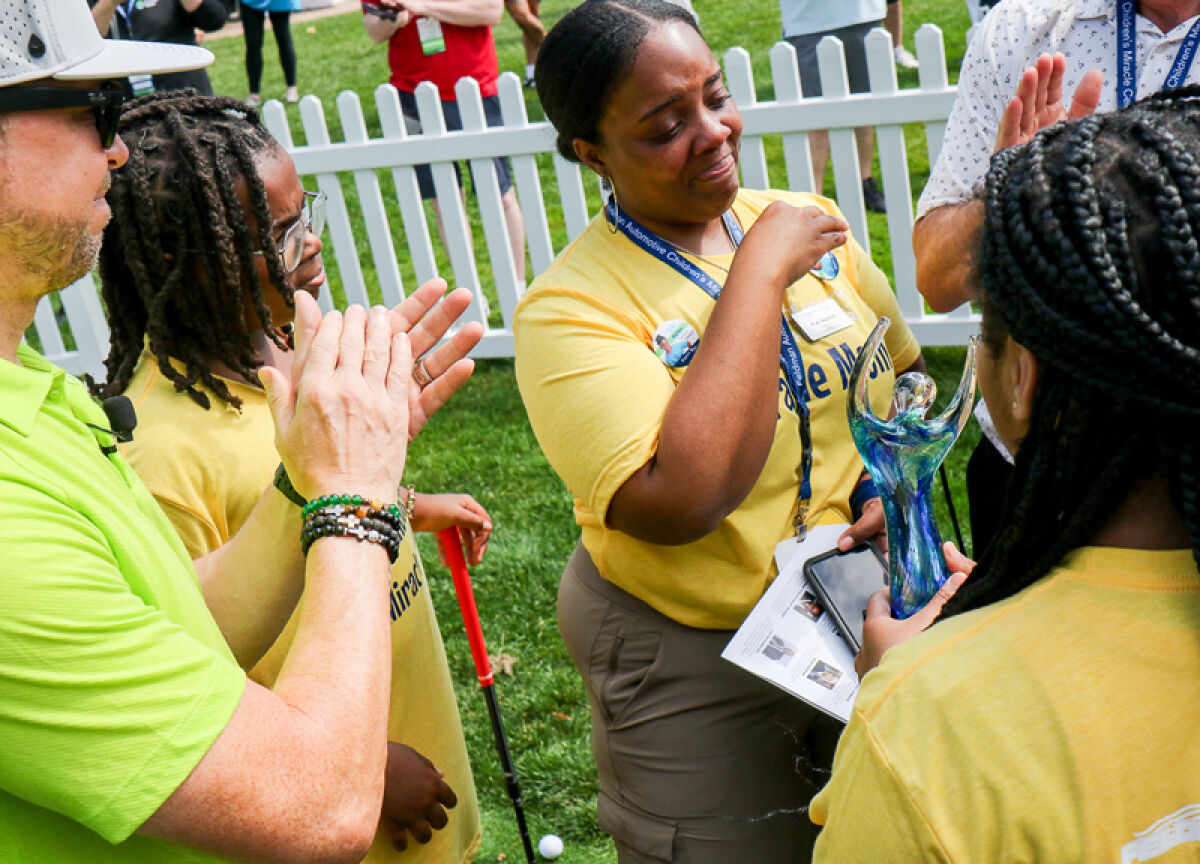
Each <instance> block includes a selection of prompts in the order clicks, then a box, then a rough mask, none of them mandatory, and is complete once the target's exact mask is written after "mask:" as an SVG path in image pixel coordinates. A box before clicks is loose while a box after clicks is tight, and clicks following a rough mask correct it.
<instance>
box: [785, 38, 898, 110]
mask: <svg viewBox="0 0 1200 864" xmlns="http://www.w3.org/2000/svg"><path fill="white" fill-rule="evenodd" d="M882 24H883V22H882V21H867V22H866V23H863V24H851V25H850V26H849V27H839V28H838V29H837V30H828V31H826V32H824V33H805V34H803V35H801V36H788V37H787V41H788V42H790V43H792V47H793V48H795V49H796V65H797V67H799V69H800V89H801V91H802V92H803V93H804V98H805V99H811V98H813V97H814V96H820V95H821V74H820V71H819V70H818V68H817V45H818V44H819V43H820V41H821V40H822V39H824V38H825V37H826V36H836V37H837V38H839V39H841V40H842V50H843V51H845V52H846V77H847V78H848V79H849V81H850V92H851V93H866V92H867V91H869V90H870V89H871V79H870V77H869V76H868V75H867V47H866V38H867V34H868V33H870V32H871V31H872V30H874V29H875V28H876V27H879V26H881V25H882Z"/></svg>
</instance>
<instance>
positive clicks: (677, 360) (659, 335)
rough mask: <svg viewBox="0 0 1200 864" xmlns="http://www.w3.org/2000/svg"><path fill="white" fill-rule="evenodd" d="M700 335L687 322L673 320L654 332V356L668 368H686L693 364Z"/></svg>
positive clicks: (660, 325) (665, 322) (659, 326)
mask: <svg viewBox="0 0 1200 864" xmlns="http://www.w3.org/2000/svg"><path fill="white" fill-rule="evenodd" d="M699 344H700V334H699V333H697V332H696V328H695V327H693V326H692V325H691V324H689V323H687V322H686V321H681V320H679V319H678V318H672V319H671V320H670V321H664V322H663V323H661V324H659V325H658V328H657V329H656V330H655V331H654V345H653V348H654V355H655V356H656V357H657V358H658V359H659V360H661V361H662V362H663V363H665V364H666V365H667V366H675V367H679V366H686V365H688V364H689V363H691V362H692V357H693V356H694V355H695V353H696V347H697V346H698V345H699Z"/></svg>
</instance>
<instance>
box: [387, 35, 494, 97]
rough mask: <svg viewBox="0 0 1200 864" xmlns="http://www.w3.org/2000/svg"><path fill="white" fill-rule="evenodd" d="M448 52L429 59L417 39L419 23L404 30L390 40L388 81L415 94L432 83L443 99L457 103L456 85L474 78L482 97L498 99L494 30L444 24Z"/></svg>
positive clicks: (440, 52) (442, 52)
mask: <svg viewBox="0 0 1200 864" xmlns="http://www.w3.org/2000/svg"><path fill="white" fill-rule="evenodd" d="M442 35H443V38H444V40H445V42H446V50H445V51H439V52H438V53H436V54H430V55H428V56H426V54H425V52H423V51H422V50H421V38H420V36H418V35H417V19H415V18H414V19H413V20H412V21H409V22H408V23H407V24H405V25H404V26H403V27H401V28H400V29H399V30H397V31H396V32H395V34H393V36H392V38H391V39H390V40H388V66H390V67H391V70H392V77H391V78H390V79H388V80H389V81H390V83H391V85H392V86H393V87H395V88H396V89H397V90H407V91H408V92H409V93H412V92H413V91H415V90H416V89H417V85H418V84H420V83H421V82H422V81H432V82H433V83H434V84H435V85H436V86H437V88H438V95H439V97H440V98H441V99H442V100H443V101H446V102H450V101H453V100H454V85H455V84H457V83H458V79H459V78H463V77H466V76H470V77H472V78H474V79H475V80H476V81H478V82H479V92H480V95H481V96H495V95H496V76H497V74H498V71H497V70H498V65H497V63H496V43H495V41H494V40H493V39H492V28H491V27H459V26H458V25H457V24H446V23H443V24H442Z"/></svg>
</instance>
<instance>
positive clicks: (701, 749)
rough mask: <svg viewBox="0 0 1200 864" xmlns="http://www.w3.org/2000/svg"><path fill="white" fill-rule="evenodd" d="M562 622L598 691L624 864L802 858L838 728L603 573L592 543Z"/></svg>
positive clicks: (606, 790)
mask: <svg viewBox="0 0 1200 864" xmlns="http://www.w3.org/2000/svg"><path fill="white" fill-rule="evenodd" d="M558 622H559V629H560V630H561V632H562V636H563V640H564V641H565V642H566V645H567V650H568V651H569V652H570V654H571V658H572V660H574V662H575V666H576V668H578V670H579V673H580V675H582V676H583V681H584V684H585V686H586V687H587V691H588V698H589V701H590V702H591V709H592V750H593V753H594V755H595V759H596V768H597V772H598V774H599V778H600V796H599V800H598V803H597V808H596V810H597V818H598V820H599V823H600V826H601V827H602V828H603V829H604V830H605V831H607V832H608V833H609V834H611V835H612V838H613V840H614V842H615V843H616V847H617V855H618V861H619V862H620V864H661V862H679V864H776V862H778V864H800V862H805V861H808V860H810V858H811V856H812V845H813V842H814V841H815V839H816V830H817V829H816V828H815V827H814V826H813V825H812V823H810V822H809V820H808V802H809V800H810V799H811V798H812V796H813V795H814V794H815V792H816V791H817V789H818V788H819V787H820V786H821V785H822V784H823V783H824V782H825V780H826V779H827V778H828V768H829V765H830V763H831V762H832V760H833V751H834V749H835V748H836V746H837V736H838V734H840V732H841V725H840V724H838V723H836V722H835V721H833V720H831V719H829V718H827V717H825V716H824V715H822V714H820V713H819V712H817V711H816V709H813V708H810V707H809V706H808V705H806V704H805V703H803V702H801V701H800V700H798V699H796V698H794V697H792V696H790V695H788V694H786V693H784V692H783V691H781V690H778V689H776V688H774V687H772V686H771V685H770V684H767V683H766V682H764V681H761V680H760V679H758V678H756V677H754V676H752V675H750V674H749V673H747V672H744V671H743V670H741V669H739V668H738V667H736V666H734V665H733V664H732V663H729V662H727V661H725V660H722V659H721V657H720V654H721V650H722V649H723V648H724V646H725V644H726V642H728V641H729V639H730V637H731V636H732V633H731V632H729V631H714V630H697V629H694V628H691V627H685V626H683V625H682V624H679V623H677V622H676V621H673V620H671V619H669V618H667V617H665V616H664V615H662V614H660V613H658V612H656V611H655V610H654V609H652V608H651V607H650V606H648V605H647V604H645V603H643V602H642V601H640V600H638V599H637V598H635V597H633V596H631V595H630V594H628V593H626V592H625V591H622V590H621V589H619V588H617V587H616V586H615V585H613V584H612V583H610V582H608V581H606V580H605V579H604V578H603V577H602V576H601V575H600V573H599V572H598V571H597V570H596V567H595V565H594V564H593V563H592V560H591V557H590V556H589V555H588V553H587V552H586V550H584V548H583V546H582V545H580V546H577V547H576V549H575V552H574V553H573V554H572V556H571V559H570V561H569V562H568V563H567V568H566V571H565V572H564V573H563V578H562V582H561V583H560V585H559V589H558Z"/></svg>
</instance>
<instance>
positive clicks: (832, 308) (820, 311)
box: [792, 297, 854, 342]
mask: <svg viewBox="0 0 1200 864" xmlns="http://www.w3.org/2000/svg"><path fill="white" fill-rule="evenodd" d="M792 320H793V321H795V322H796V327H798V328H799V329H800V333H801V334H802V335H803V336H804V338H805V339H807V340H808V341H809V342H816V341H818V340H821V339H824V338H825V337H826V336H832V335H833V334H834V333H838V332H841V331H842V330H845V329H846V328H847V327H849V326H850V325H851V324H853V323H854V321H853V320H852V319H851V318H850V316H849V315H847V314H846V310H845V309H843V308H842V306H841V304H840V303H838V302H837V300H835V299H834V298H832V297H827V298H826V299H824V300H822V301H821V302H820V303H812V304H810V305H808V306H805V307H804V308H803V309H797V310H796V311H794V312H793V313H792Z"/></svg>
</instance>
